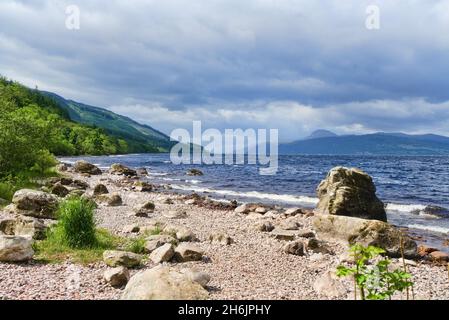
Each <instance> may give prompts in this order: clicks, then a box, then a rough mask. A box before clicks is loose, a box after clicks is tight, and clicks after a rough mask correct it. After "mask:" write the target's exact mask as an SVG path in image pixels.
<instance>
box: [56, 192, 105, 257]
mask: <svg viewBox="0 0 449 320" xmlns="http://www.w3.org/2000/svg"><path fill="white" fill-rule="evenodd" d="M94 209H95V203H94V202H92V201H90V200H87V199H85V198H81V197H70V198H68V199H67V200H64V201H63V202H62V203H61V204H60V206H59V210H58V219H59V221H58V224H57V225H56V227H55V228H54V229H53V230H52V231H51V234H50V235H49V238H55V239H57V240H59V242H60V243H61V244H64V245H67V246H68V247H70V248H91V247H95V246H97V244H98V239H97V237H96V232H95V221H94Z"/></svg>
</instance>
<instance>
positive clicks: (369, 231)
mask: <svg viewBox="0 0 449 320" xmlns="http://www.w3.org/2000/svg"><path fill="white" fill-rule="evenodd" d="M313 225H314V227H315V230H316V232H317V236H318V237H319V238H320V239H322V240H326V241H337V242H342V243H344V244H348V243H349V244H354V243H359V244H361V245H363V246H376V247H380V248H382V249H384V250H385V251H386V252H387V254H388V255H389V256H390V257H393V258H397V257H400V256H401V239H402V242H403V246H404V255H405V257H406V258H416V257H417V245H416V242H415V241H413V240H411V239H410V238H409V237H408V236H407V235H405V234H404V233H403V232H402V231H401V230H399V229H397V228H395V227H393V226H392V225H389V224H388V223H386V222H383V221H378V220H367V219H360V218H353V217H345V216H332V215H319V216H315V217H314V220H313Z"/></svg>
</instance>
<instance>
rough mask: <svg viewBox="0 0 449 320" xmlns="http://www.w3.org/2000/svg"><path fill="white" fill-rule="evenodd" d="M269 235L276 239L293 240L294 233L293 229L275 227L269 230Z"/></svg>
mask: <svg viewBox="0 0 449 320" xmlns="http://www.w3.org/2000/svg"><path fill="white" fill-rule="evenodd" d="M271 235H272V236H273V237H274V238H275V239H277V240H286V241H293V240H294V239H295V238H296V233H295V232H294V231H292V230H282V229H277V228H275V229H274V230H273V231H271Z"/></svg>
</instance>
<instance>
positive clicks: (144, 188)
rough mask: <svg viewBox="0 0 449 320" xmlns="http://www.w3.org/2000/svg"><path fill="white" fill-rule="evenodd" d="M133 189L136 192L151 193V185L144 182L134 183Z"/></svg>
mask: <svg viewBox="0 0 449 320" xmlns="http://www.w3.org/2000/svg"><path fill="white" fill-rule="evenodd" d="M133 189H134V190H135V191H138V192H151V191H153V185H152V184H149V183H148V182H144V181H136V182H134V184H133Z"/></svg>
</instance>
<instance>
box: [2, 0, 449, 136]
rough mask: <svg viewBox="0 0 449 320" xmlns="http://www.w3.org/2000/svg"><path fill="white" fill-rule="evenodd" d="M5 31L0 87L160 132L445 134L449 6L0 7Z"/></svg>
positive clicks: (295, 0)
mask: <svg viewBox="0 0 449 320" xmlns="http://www.w3.org/2000/svg"><path fill="white" fill-rule="evenodd" d="M73 3H74V4H76V5H78V7H79V8H80V12H81V29H80V30H76V31H75V30H68V29H67V28H66V27H65V19H66V14H65V9H66V6H67V5H70V4H73ZM372 4H375V5H378V7H379V8H380V19H381V20H380V29H379V30H368V29H367V28H366V27H365V19H366V17H367V14H366V11H365V10H366V7H367V5H372ZM0 30H1V32H0V72H1V73H2V74H4V75H6V76H9V77H11V78H14V79H17V80H19V81H23V82H24V83H26V84H28V85H30V86H34V85H36V84H37V85H38V86H39V87H40V88H41V89H45V90H51V91H55V92H57V93H59V94H61V95H64V96H66V97H68V98H72V99H75V100H81V101H82V102H85V103H90V104H97V105H100V106H106V107H108V108H111V109H113V110H115V111H119V112H121V113H123V114H126V115H129V116H131V117H136V118H138V119H139V120H140V121H142V122H146V123H149V124H152V125H154V126H155V127H158V128H162V129H163V130H165V131H169V130H170V129H172V128H174V127H176V126H180V125H187V123H186V119H188V120H190V119H195V118H197V119H203V120H204V121H208V125H209V126H215V127H218V128H224V127H234V126H236V125H239V126H242V127H245V126H246V127H250V126H254V125H255V124H257V125H258V126H265V127H268V126H273V125H278V126H281V127H282V132H281V137H283V139H294V138H296V137H298V136H301V135H304V134H306V133H307V131H309V130H313V129H315V128H316V127H326V128H329V129H333V130H336V131H339V132H342V133H343V132H344V133H347V132H350V131H354V132H371V131H376V130H386V131H387V130H388V131H398V130H402V131H407V132H424V131H434V132H439V133H449V129H447V128H448V126H447V121H446V119H447V112H446V107H447V104H446V101H448V100H449V90H448V89H449V77H448V76H447V73H448V71H449V59H448V58H447V57H448V56H449V55H448V53H449V38H448V37H447V33H448V32H449V2H448V1H425V0H422V1H400V2H399V1H397V2H396V1H395V2H393V1H355V0H354V1H337V0H335V1H320V2H317V1H301V0H284V1H282V0H280V1H274V0H273V1H271V0H248V1H230V0H221V1H218V0H212V1H211V0H208V1H206V0H196V1H181V0H168V1H151V0H146V1H143V0H137V1H124V0H115V1H108V4H107V5H105V2H102V1H87V0H86V1H70V2H69V1H56V0H53V1H52V0H46V1H45V0H41V1H32V2H28V1H10V0H5V1H2V2H1V3H0ZM279 110H283V112H287V114H288V115H290V117H285V115H284V114H282V113H281V112H280V111H279ZM158 112H160V113H161V114H159V113H158ZM329 115H332V117H330V116H329ZM176 119H177V120H176ZM155 121H156V122H155ZM293 121H294V122H293Z"/></svg>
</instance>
